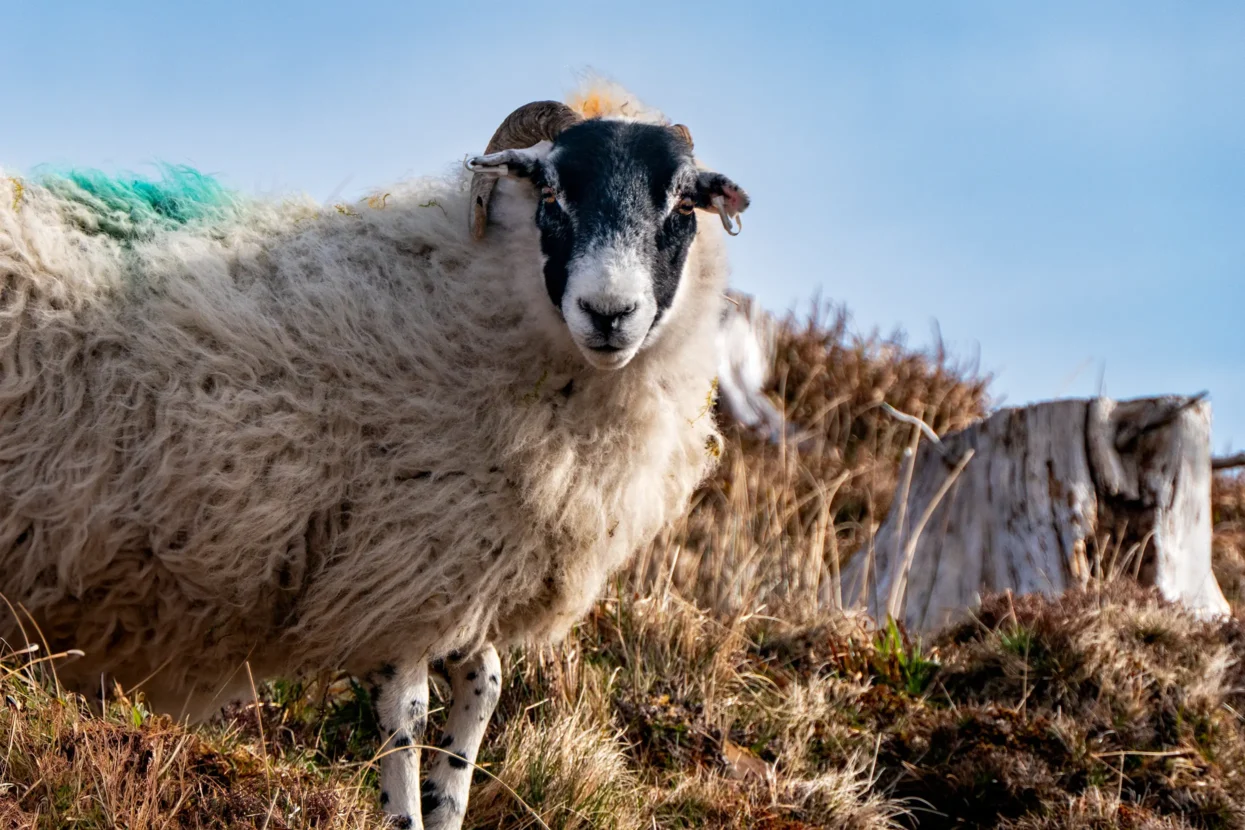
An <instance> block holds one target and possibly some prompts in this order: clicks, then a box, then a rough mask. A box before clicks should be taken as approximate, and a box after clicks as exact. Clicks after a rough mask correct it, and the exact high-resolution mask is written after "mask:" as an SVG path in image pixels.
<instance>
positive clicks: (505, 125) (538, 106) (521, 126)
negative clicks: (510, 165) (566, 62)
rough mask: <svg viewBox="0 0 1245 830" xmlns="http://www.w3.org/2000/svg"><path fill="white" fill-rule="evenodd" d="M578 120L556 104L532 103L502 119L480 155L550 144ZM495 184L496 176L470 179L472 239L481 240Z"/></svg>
mask: <svg viewBox="0 0 1245 830" xmlns="http://www.w3.org/2000/svg"><path fill="white" fill-rule="evenodd" d="M582 120H583V119H582V118H581V117H580V116H579V114H578V113H577V112H575V111H574V110H573V109H571V108H570V107H568V106H567V105H566V104H563V103H561V102H559V101H533V102H532V103H530V104H524V105H523V106H521V107H519V108H518V109H517V110H515V111H514V112H512V113H510V114H509V115H508V116H506V120H504V121H502V122H501V125H500V126H498V128H497V130H496V132H494V133H493V137H492V139H490V140H489V143H488V148H487V149H486V150H485V151H484V152H485V153H486V154H487V153H500V152H501V151H502V150H518V149H522V148H524V147H531V146H532V145H533V144H538V143H540V142H541V141H553V140H554V139H555V138H557V137H558V134H559V133H561V132H562V131H563V130H565V129H566V128H567V127H569V126H571V125H572V124H576V123H578V122H580V121H582ZM496 185H497V177H496V176H486V175H482V174H480V173H476V174H475V175H474V176H472V177H471V235H472V236H473V237H474V238H476V239H483V238H484V229H485V227H486V226H487V225H488V203H489V199H490V198H492V195H493V188H494V187H495V186H496Z"/></svg>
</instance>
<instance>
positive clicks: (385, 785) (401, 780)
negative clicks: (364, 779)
mask: <svg viewBox="0 0 1245 830" xmlns="http://www.w3.org/2000/svg"><path fill="white" fill-rule="evenodd" d="M375 694H376V701H375V706H376V714H377V717H378V719H379V720H380V728H381V737H382V738H383V739H384V745H383V746H382V747H381V751H382V753H383V754H382V756H381V759H380V804H381V807H382V808H383V809H384V811H385V813H386V814H387V815H388V816H389V821H390V823H391V824H392V825H393V826H396V827H403V828H417V829H418V828H420V827H421V826H422V825H421V822H420V816H421V815H422V812H421V810H420V804H419V748H418V744H420V743H421V742H422V741H423V737H424V727H425V726H426V725H427V723H428V662H427V661H426V660H423V659H420V660H415V661H411V662H408V663H403V664H400V665H399V666H397V667H388V666H387V667H386V668H385V670H384V672H383V679H382V680H381V681H380V682H378V683H377V684H376V692H375Z"/></svg>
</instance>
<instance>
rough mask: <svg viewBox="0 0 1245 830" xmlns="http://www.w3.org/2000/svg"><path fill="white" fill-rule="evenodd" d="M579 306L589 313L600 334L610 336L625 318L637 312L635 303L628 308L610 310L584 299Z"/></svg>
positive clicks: (594, 326)
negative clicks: (595, 305) (597, 306)
mask: <svg viewBox="0 0 1245 830" xmlns="http://www.w3.org/2000/svg"><path fill="white" fill-rule="evenodd" d="M579 307H580V308H581V309H583V311H584V313H586V314H587V315H588V319H589V320H591V321H592V327H593V328H594V329H596V330H597V333H598V334H602V335H605V336H606V337H608V336H609V335H611V334H613V333H614V331H615V330H616V329H617V328H618V326H619V324H621V323H622V322H623V321H624V320H626V319H627V318H628V317H630V316H631V315H632V314H634V313H635V310H636V306H635V304H632V305H629V306H627V307H626V308H618V309H610V310H608V311H605V310H601V309H598V308H596V307H594V306H593V305H592V304H591V303H588V302H586V301H584V300H580V301H579Z"/></svg>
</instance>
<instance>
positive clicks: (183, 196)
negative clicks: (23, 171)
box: [35, 164, 240, 240]
mask: <svg viewBox="0 0 1245 830" xmlns="http://www.w3.org/2000/svg"><path fill="white" fill-rule="evenodd" d="M157 167H158V169H159V171H160V178H159V179H158V180H156V179H148V178H143V177H140V176H135V175H130V174H125V175H118V176H110V175H108V174H106V173H103V172H101V171H99V170H89V169H87V170H66V171H59V170H47V169H43V170H39V171H37V172H36V176H35V181H36V182H38V184H40V185H42V186H43V187H45V188H46V189H47V190H48V191H49V192H51V193H52V194H53V195H55V196H57V197H58V198H60V199H61V200H63V201H65V202H69V203H71V204H72V205H73V208H74V209H73V210H72V211H71V216H72V217H73V218H74V219H75V220H76V221H77V223H78V224H79V225H80V226H82V227H83V229H84V230H87V231H90V232H98V233H103V234H107V235H108V236H112V237H115V238H116V239H119V240H133V239H139V238H143V237H147V236H150V235H152V234H154V233H156V232H158V231H161V230H170V229H173V228H177V227H181V226H184V225H190V224H196V223H206V224H211V223H213V222H219V221H222V220H225V219H227V218H229V217H231V216H234V215H236V213H237V212H238V209H239V207H240V205H239V203H238V199H237V197H236V196H235V194H233V193H232V192H231V191H229V190H227V189H226V188H225V186H224V185H222V184H221V183H220V182H219V181H218V180H217V179H215V178H213V177H212V176H209V175H206V174H204V173H200V172H199V171H198V170H195V169H194V168H192V167H187V166H185V165H173V164H162V165H157Z"/></svg>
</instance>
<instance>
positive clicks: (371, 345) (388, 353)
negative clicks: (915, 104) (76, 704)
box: [0, 90, 748, 827]
mask: <svg viewBox="0 0 1245 830" xmlns="http://www.w3.org/2000/svg"><path fill="white" fill-rule="evenodd" d="M607 93H608V95H607V96H606V98H609V96H613V98H612V99H610V100H615V101H616V103H625V102H624V101H622V99H621V97H620V93H619V92H618V91H617V90H607ZM603 100H605V99H603V97H602V96H601V95H588V96H581V97H580V98H579V99H578V100H577V106H576V108H571V107H568V106H566V105H563V104H560V103H554V102H538V103H535V104H530V105H527V106H525V107H522V108H520V109H519V110H517V111H516V112H514V113H513V114H512V115H511V116H509V117H508V118H507V119H506V120H505V121H504V122H503V123H502V125H501V126H500V127H499V128H498V130H497V133H496V135H494V137H493V140H492V142H491V143H490V144H489V147H488V153H487V154H486V155H484V156H481V157H476V158H473V159H471V160H469V161H468V167H469V169H470V170H471V173H470V174H468V173H461V174H460V175H458V176H451V177H448V178H445V179H429V180H420V181H415V182H412V183H407V184H404V185H402V186H397V187H393V188H390V189H388V190H385V191H378V192H377V193H375V194H374V195H373V196H372V197H371V198H369V199H368V200H366V201H363V202H360V203H358V204H357V205H350V206H337V207H336V209H334V208H328V209H321V208H320V207H318V206H316V205H314V204H310V203H308V202H298V201H287V202H277V201H274V200H266V201H265V200H249V199H244V198H241V197H239V196H236V195H233V194H230V193H228V192H226V191H224V190H222V189H221V188H220V187H219V185H217V184H215V182H214V181H213V180H211V179H205V178H202V177H199V176H198V175H197V174H195V173H194V172H193V171H188V170H177V169H174V170H171V171H170V172H169V174H168V177H167V178H166V179H165V181H164V182H162V183H151V182H144V181H121V180H117V179H112V178H106V177H102V176H98V175H87V174H65V175H55V174H44V175H41V176H38V177H34V178H20V177H16V176H14V177H4V176H0V281H2V286H3V287H2V289H0V593H2V594H3V595H4V596H5V597H6V598H7V599H8V600H9V601H10V602H11V603H12V604H13V606H14V607H17V608H21V609H24V611H21V612H19V613H18V614H17V615H4V616H0V637H3V638H4V639H5V640H7V641H8V643H10V644H15V643H20V642H21V641H22V640H23V638H29V639H30V640H31V641H35V642H38V641H39V638H40V637H42V638H45V639H46V642H47V644H48V645H49V646H50V647H51V648H53V649H57V650H59V649H63V648H74V649H81V650H82V651H83V652H85V656H84V657H81V658H80V659H78V660H76V661H71V662H68V663H64V664H62V665H60V666H59V672H60V679H61V681H62V682H68V683H70V684H72V685H74V686H76V687H77V688H78V689H80V690H83V691H86V692H89V691H91V690H98V689H100V683H101V678H103V680H104V682H105V684H106V685H107V686H109V687H111V682H112V681H113V680H115V681H117V682H119V683H121V684H122V685H123V686H124V687H126V688H127V689H128V688H132V687H134V686H136V685H139V684H141V686H142V688H143V690H144V691H145V692H146V693H147V696H148V699H149V700H150V701H151V702H152V704H153V705H154V706H155V707H156V708H158V709H161V710H164V711H167V712H171V713H173V714H175V715H177V714H185V715H187V716H189V717H191V718H201V717H204V716H206V715H209V714H211V713H212V712H213V711H215V710H216V709H217V708H219V706H220V705H221V704H222V703H223V702H226V701H228V700H230V699H232V698H235V697H237V696H238V695H240V694H241V693H242V691H243V689H244V688H248V687H249V686H248V684H249V681H248V668H249V671H250V673H251V674H252V675H253V676H254V678H255V679H256V680H257V681H260V680H263V679H264V678H271V677H275V676H279V675H291V674H296V673H300V672H306V671H311V670H322V669H331V668H340V669H343V670H346V671H349V672H352V673H354V674H356V675H358V676H372V677H375V678H376V679H377V683H378V689H377V693H378V698H377V711H378V713H379V715H380V720H381V724H382V726H383V727H384V729H385V731H386V734H387V736H388V745H389V747H396V748H399V749H400V748H403V747H409V746H410V745H411V744H412V743H418V742H419V741H420V739H421V733H422V731H423V726H424V722H425V715H426V711H427V700H428V685H427V677H428V666H429V664H430V662H434V661H439V660H443V661H444V663H443V664H444V666H445V667H446V672H447V674H448V675H449V678H450V681H451V688H452V692H453V697H454V702H453V706H452V709H451V713H450V715H449V722H448V728H447V733H446V735H445V737H444V739H443V741H442V746H444V747H445V748H446V749H447V750H448V753H438V754H437V755H436V756H435V758H434V762H433V768H432V770H431V772H430V773H429V775H428V780H427V781H426V782H425V783H424V785H423V787H422V793H423V794H422V809H421V787H420V784H419V753H418V752H417V751H413V750H412V751H405V752H401V751H399V752H393V753H390V754H388V755H386V757H385V758H384V760H383V761H382V770H381V780H382V790H383V794H382V800H383V802H384V803H385V808H386V811H387V812H389V813H390V814H392V815H393V816H394V817H395V820H396V821H397V822H398V823H399V824H405V825H406V826H420V824H421V814H422V816H423V818H422V822H423V823H425V826H429V827H457V826H459V824H460V823H461V821H462V815H463V811H464V809H465V806H466V800H467V790H468V786H469V783H470V775H471V768H470V766H469V764H470V762H472V761H473V760H474V758H475V755H476V752H477V750H478V747H479V744H480V740H481V737H482V735H483V733H484V728H485V725H486V723H487V721H488V718H489V716H490V714H491V712H492V710H493V707H494V705H495V703H496V701H497V698H498V695H499V693H500V669H499V662H498V655H497V651H496V647H506V646H509V645H511V644H515V643H518V642H522V641H532V640H548V639H551V638H556V637H557V636H559V634H560V633H561V632H563V631H565V630H566V629H567V628H568V627H569V625H570V624H571V623H572V622H573V621H574V620H576V618H578V617H579V616H580V615H581V614H583V613H584V612H585V611H586V609H587V608H588V607H589V605H590V604H591V603H592V602H593V600H594V598H595V597H596V596H597V595H598V592H599V590H600V589H601V587H602V585H603V583H604V582H605V580H606V578H607V576H608V575H609V574H610V573H611V572H612V571H614V570H615V569H617V568H618V567H619V566H620V565H622V564H623V563H624V562H625V561H626V560H627V559H628V557H630V556H631V555H632V554H633V553H634V552H635V551H636V550H637V549H638V548H640V547H642V546H643V545H645V544H647V543H649V542H650V541H651V540H652V539H653V538H654V537H655V535H656V534H657V533H658V531H659V530H660V529H661V528H662V527H663V526H664V525H666V524H667V523H669V522H670V521H672V520H674V519H675V518H677V517H678V516H679V515H680V513H681V512H682V511H683V510H685V508H686V506H687V503H688V500H689V497H690V495H691V493H692V491H693V489H694V487H695V486H696V485H697V484H698V482H700V481H701V479H702V477H703V476H704V475H705V474H706V473H707V472H708V471H709V469H710V468H711V466H712V463H713V459H714V457H715V454H716V449H717V448H718V447H719V446H720V444H719V437H718V434H717V432H716V428H715V425H714V423H713V416H712V413H711V408H712V391H711V390H712V388H713V380H714V376H715V373H716V371H717V354H716V351H715V345H714V343H715V336H716V334H717V331H718V324H719V319H720V316H721V309H722V302H723V299H722V295H723V292H724V290H725V283H726V265H725V261H724V257H723V251H722V239H723V237H722V231H721V229H720V228H719V227H718V225H719V223H721V224H725V225H727V226H728V229H729V228H730V227H731V222H732V219H733V217H734V216H736V215H737V214H739V213H740V212H742V211H743V210H744V208H745V207H746V206H747V202H748V200H747V197H746V196H745V195H744V193H743V191H742V190H740V189H739V188H738V187H736V186H735V185H734V184H733V183H732V182H731V181H730V180H729V179H728V178H726V177H725V176H722V175H720V174H718V173H714V172H710V171H707V170H704V169H702V168H701V167H699V166H698V165H697V163H696V162H695V161H694V158H693V152H692V144H691V138H690V134H689V133H688V131H687V130H686V128H683V127H681V126H678V125H673V126H672V125H669V124H668V122H666V121H665V120H664V119H663V118H662V117H661V116H660V115H659V114H655V113H652V112H651V111H647V110H644V109H642V108H638V107H632V108H631V109H630V110H628V108H627V107H626V106H621V107H619V106H616V105H614V104H602V101H603ZM620 110H621V111H628V112H629V114H623V113H622V112H621V111H620ZM585 115H587V116H590V117H585ZM707 214H718V215H716V216H708V215H707ZM36 625H37V628H36ZM36 631H37V632H38V633H36Z"/></svg>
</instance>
